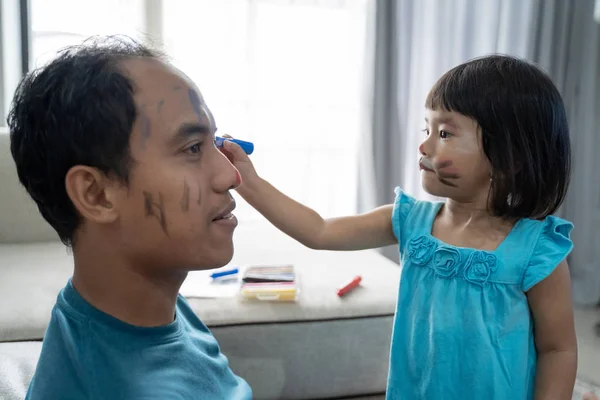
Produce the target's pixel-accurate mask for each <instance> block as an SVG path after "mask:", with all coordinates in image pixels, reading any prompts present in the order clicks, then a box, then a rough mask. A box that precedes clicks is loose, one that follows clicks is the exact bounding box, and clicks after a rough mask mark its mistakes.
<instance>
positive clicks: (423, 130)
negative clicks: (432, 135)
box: [421, 128, 429, 136]
mask: <svg viewBox="0 0 600 400" xmlns="http://www.w3.org/2000/svg"><path fill="white" fill-rule="evenodd" d="M421 132H425V136H429V129H427V128H425V129H421Z"/></svg>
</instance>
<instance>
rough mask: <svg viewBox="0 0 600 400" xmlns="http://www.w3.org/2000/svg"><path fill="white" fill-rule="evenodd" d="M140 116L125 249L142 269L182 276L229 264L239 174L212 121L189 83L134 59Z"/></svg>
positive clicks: (131, 68) (122, 222)
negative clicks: (219, 145)
mask: <svg viewBox="0 0 600 400" xmlns="http://www.w3.org/2000/svg"><path fill="white" fill-rule="evenodd" d="M123 67H124V68H125V69H126V70H127V71H128V73H129V75H130V76H131V78H132V79H133V81H134V82H135V84H136V94H135V101H136V105H137V109H138V118H137V120H136V123H135V126H134V130H133V133H132V135H131V139H130V149H131V150H130V152H131V156H132V159H133V162H132V165H131V167H130V170H129V183H128V185H127V186H126V187H123V189H122V190H120V191H119V232H121V233H122V237H121V238H120V239H121V240H120V243H122V245H123V248H122V249H121V250H122V251H123V252H124V253H125V254H126V255H127V257H128V258H130V259H131V260H132V261H133V262H134V264H135V265H144V266H145V267H146V266H147V267H148V268H159V269H161V268H165V267H166V268H176V269H181V270H194V269H207V268H214V267H219V266H223V265H225V264H227V263H228V262H229V261H230V260H231V257H232V256H233V243H232V236H233V231H234V229H235V227H236V225H237V219H236V218H235V217H234V216H232V215H231V214H230V213H231V211H233V207H234V206H235V202H234V200H233V198H232V196H231V194H230V190H231V189H233V188H235V187H236V186H237V185H239V182H240V178H239V173H238V171H237V170H236V169H235V167H234V166H233V165H232V164H231V163H230V162H229V160H228V159H227V158H226V157H225V156H224V155H223V154H222V153H221V152H220V151H219V150H218V149H217V148H216V147H215V145H214V133H215V130H216V127H215V121H214V119H213V117H212V114H211V113H210V111H209V110H208V108H207V107H206V104H205V103H204V100H203V99H202V95H201V94H200V92H199V91H198V89H197V88H196V87H195V86H194V85H193V83H191V82H190V81H189V79H188V78H187V77H185V76H184V75H183V74H181V73H180V72H179V71H177V70H176V69H174V68H172V67H170V66H167V65H166V64H164V63H161V62H158V61H153V60H141V59H140V60H138V59H136V60H130V61H126V62H124V63H123Z"/></svg>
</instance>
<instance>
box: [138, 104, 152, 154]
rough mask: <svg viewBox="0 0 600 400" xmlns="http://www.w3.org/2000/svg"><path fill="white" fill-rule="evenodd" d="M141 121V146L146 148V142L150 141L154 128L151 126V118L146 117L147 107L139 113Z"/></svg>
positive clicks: (143, 107)
mask: <svg viewBox="0 0 600 400" xmlns="http://www.w3.org/2000/svg"><path fill="white" fill-rule="evenodd" d="M138 118H139V121H140V131H141V132H140V133H141V138H142V140H141V145H142V148H145V147H146V142H147V141H148V139H150V135H151V133H152V132H151V130H152V127H151V125H150V118H148V116H147V115H146V107H145V106H142V109H141V110H140V112H139V116H138Z"/></svg>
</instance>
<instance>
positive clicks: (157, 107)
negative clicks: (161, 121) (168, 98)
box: [156, 100, 165, 114]
mask: <svg viewBox="0 0 600 400" xmlns="http://www.w3.org/2000/svg"><path fill="white" fill-rule="evenodd" d="M164 104H165V101H164V100H160V101H159V102H158V105H157V106H156V111H157V112H158V113H159V114H160V112H161V111H162V107H163V105H164Z"/></svg>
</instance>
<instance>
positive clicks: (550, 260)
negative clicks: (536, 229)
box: [522, 216, 573, 292]
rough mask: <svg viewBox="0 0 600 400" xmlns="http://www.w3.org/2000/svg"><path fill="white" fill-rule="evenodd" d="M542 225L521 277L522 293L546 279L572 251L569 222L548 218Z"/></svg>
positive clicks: (571, 225) (570, 224) (571, 227)
mask: <svg viewBox="0 0 600 400" xmlns="http://www.w3.org/2000/svg"><path fill="white" fill-rule="evenodd" d="M542 223H543V224H544V225H543V227H542V230H541V232H540V235H539V237H538V240H537V243H536V245H535V247H534V249H533V252H532V253H531V257H530V259H529V263H528V264H527V268H526V269H525V274H524V275H523V282H522V290H523V291H524V292H527V291H528V290H529V289H531V288H532V287H534V286H535V285H537V284H538V283H540V282H541V281H542V280H544V279H545V278H547V277H548V275H550V274H551V273H552V272H553V271H554V269H555V268H556V267H557V266H558V264H560V263H561V262H562V261H563V260H564V259H565V258H567V256H568V255H569V253H570V252H571V250H572V249H573V242H572V241H571V230H573V224H572V223H571V222H569V221H565V220H563V219H560V218H558V217H554V216H549V217H546V219H545V220H544V221H543V222H542Z"/></svg>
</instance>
